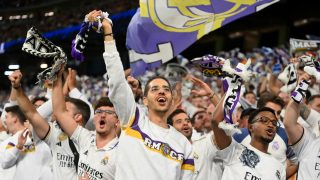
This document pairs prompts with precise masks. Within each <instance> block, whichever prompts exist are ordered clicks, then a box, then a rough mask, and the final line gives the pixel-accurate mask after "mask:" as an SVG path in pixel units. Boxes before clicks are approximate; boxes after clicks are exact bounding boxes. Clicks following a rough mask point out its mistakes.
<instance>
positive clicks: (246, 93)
mask: <svg viewBox="0 0 320 180" xmlns="http://www.w3.org/2000/svg"><path fill="white" fill-rule="evenodd" d="M248 94H253V95H254V96H255V97H257V95H256V94H255V93H254V92H253V91H245V92H244V93H243V95H242V96H243V97H246V95H248Z"/></svg>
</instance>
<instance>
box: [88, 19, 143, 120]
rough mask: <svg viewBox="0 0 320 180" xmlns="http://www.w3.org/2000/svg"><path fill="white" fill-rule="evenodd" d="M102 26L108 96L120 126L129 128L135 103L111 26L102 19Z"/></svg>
mask: <svg viewBox="0 0 320 180" xmlns="http://www.w3.org/2000/svg"><path fill="white" fill-rule="evenodd" d="M89 16H90V14H89ZM92 18H94V17H92ZM89 19H90V18H89ZM102 26H103V33H104V47H105V52H104V53H103V58H104V62H105V64H106V70H107V73H108V77H109V80H108V85H109V90H110V91H109V95H108V96H109V98H110V100H111V101H112V103H113V105H114V108H115V110H116V112H117V114H118V116H119V119H120V121H121V124H122V125H129V126H130V125H131V124H132V123H133V121H134V119H135V118H134V117H135V112H136V107H137V106H136V102H135V99H134V95H133V93H132V90H131V88H130V86H129V84H128V83H127V80H126V78H125V73H124V71H123V66H122V62H121V59H120V56H119V53H118V51H117V48H116V45H115V40H114V39H113V34H112V26H111V24H110V22H109V21H108V20H106V19H103V22H102Z"/></svg>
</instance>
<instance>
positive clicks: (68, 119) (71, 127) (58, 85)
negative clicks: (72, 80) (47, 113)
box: [52, 68, 81, 137]
mask: <svg viewBox="0 0 320 180" xmlns="http://www.w3.org/2000/svg"><path fill="white" fill-rule="evenodd" d="M62 73H63V68H61V70H60V72H59V74H58V77H57V80H56V81H55V82H54V83H53V88H52V107H53V114H54V116H55V117H56V118H57V121H58V122H59V125H60V126H61V128H62V129H63V131H64V132H65V133H66V134H67V135H68V136H69V137H70V136H72V134H73V132H74V131H75V129H76V128H77V126H78V124H77V123H76V122H75V120H74V118H79V117H78V116H79V115H80V114H70V113H69V112H68V110H67V107H66V102H65V98H64V96H63V92H62V86H63V85H62ZM69 111H70V109H69ZM70 112H71V111H70ZM73 116H74V117H73ZM80 116H81V115H80Z"/></svg>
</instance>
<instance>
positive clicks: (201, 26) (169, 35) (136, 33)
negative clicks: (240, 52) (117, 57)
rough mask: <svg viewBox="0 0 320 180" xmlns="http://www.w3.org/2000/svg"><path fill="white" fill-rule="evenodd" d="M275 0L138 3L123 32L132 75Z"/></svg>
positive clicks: (158, 0)
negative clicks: (125, 36)
mask: <svg viewBox="0 0 320 180" xmlns="http://www.w3.org/2000/svg"><path fill="white" fill-rule="evenodd" d="M278 1H279V0H140V9H139V10H138V11H137V12H136V14H135V15H134V16H133V18H132V20H131V22H130V24H129V27H128V31H127V42H126V43H127V47H128V49H129V56H130V62H131V69H132V73H133V75H134V76H136V75H140V74H143V73H144V72H145V71H146V70H147V69H152V68H154V67H158V66H160V65H161V64H162V63H165V62H167V61H169V60H171V59H172V58H174V57H175V56H176V55H178V54H179V53H181V52H182V51H183V50H184V49H186V48H187V47H189V46H190V45H191V44H193V43H194V42H196V41H197V40H198V39H200V38H201V37H202V36H204V35H206V34H208V33H209V32H211V31H213V30H215V29H218V28H220V27H222V26H224V25H226V24H228V23H230V22H232V21H234V20H236V19H239V18H241V17H243V16H246V15H249V14H252V13H255V12H257V11H259V10H261V9H263V8H265V7H267V6H269V5H271V4H273V3H275V2H278Z"/></svg>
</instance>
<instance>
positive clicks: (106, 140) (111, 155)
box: [52, 68, 119, 180]
mask: <svg viewBox="0 0 320 180" xmlns="http://www.w3.org/2000/svg"><path fill="white" fill-rule="evenodd" d="M61 69H62V70H61V71H60V72H59V74H58V77H57V80H56V81H55V82H54V83H53V89H52V106H53V114H54V116H55V117H56V118H57V121H58V123H59V125H60V126H61V128H62V129H63V130H64V132H65V133H66V134H67V135H68V136H69V137H70V139H71V140H72V141H73V142H74V144H75V146H76V147H78V149H79V151H78V152H79V162H78V176H79V179H108V180H110V179H114V174H115V152H116V149H117V147H118V146H117V145H118V137H117V133H116V132H117V127H118V126H119V120H118V116H117V114H116V113H115V109H114V108H113V104H112V103H111V102H110V100H109V98H107V97H105V98H102V99H100V100H99V102H98V104H97V106H96V109H95V114H94V118H93V123H94V125H95V129H96V130H95V131H89V130H87V129H85V128H83V127H82V126H79V125H78V124H77V123H76V122H75V121H74V120H73V119H76V118H79V116H81V114H73V113H70V110H69V109H72V108H74V107H72V106H70V105H68V104H67V103H66V102H65V99H64V96H63V91H62V87H63V85H62V73H63V69H64V68H61ZM69 71H70V69H69Z"/></svg>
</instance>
